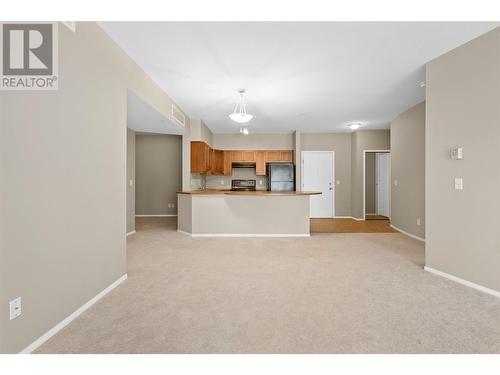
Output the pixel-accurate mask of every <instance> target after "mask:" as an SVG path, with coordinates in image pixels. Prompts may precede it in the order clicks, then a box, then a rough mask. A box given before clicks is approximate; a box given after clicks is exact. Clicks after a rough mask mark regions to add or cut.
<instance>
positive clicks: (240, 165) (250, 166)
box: [232, 162, 255, 169]
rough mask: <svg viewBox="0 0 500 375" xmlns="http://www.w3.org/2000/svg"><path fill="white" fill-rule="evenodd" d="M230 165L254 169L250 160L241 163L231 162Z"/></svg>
mask: <svg viewBox="0 0 500 375" xmlns="http://www.w3.org/2000/svg"><path fill="white" fill-rule="evenodd" d="M232 167H233V168H253V169H255V163H252V162H248V163H242V162H239V163H233V164H232Z"/></svg>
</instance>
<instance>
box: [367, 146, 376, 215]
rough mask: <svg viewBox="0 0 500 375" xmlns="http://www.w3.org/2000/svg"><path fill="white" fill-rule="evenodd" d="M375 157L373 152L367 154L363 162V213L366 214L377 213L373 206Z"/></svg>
mask: <svg viewBox="0 0 500 375" xmlns="http://www.w3.org/2000/svg"><path fill="white" fill-rule="evenodd" d="M375 155H376V154H375V153H374V152H368V153H367V154H366V161H365V163H366V166H365V176H366V178H365V205H366V208H365V212H366V213H367V214H374V213H376V212H377V208H376V206H375Z"/></svg>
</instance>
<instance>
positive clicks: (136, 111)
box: [127, 90, 184, 134]
mask: <svg viewBox="0 0 500 375" xmlns="http://www.w3.org/2000/svg"><path fill="white" fill-rule="evenodd" d="M127 128H130V129H132V130H135V131H136V132H144V133H158V134H183V133H184V128H183V127H182V126H180V125H177V124H175V123H174V122H172V121H170V120H169V119H168V118H166V117H165V116H163V115H162V114H161V113H160V112H158V111H157V110H156V109H154V108H153V107H151V106H150V105H149V104H147V103H146V102H145V101H144V100H142V99H141V98H140V97H139V96H137V95H136V94H135V93H134V92H132V91H130V90H129V91H127Z"/></svg>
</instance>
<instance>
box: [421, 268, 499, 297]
mask: <svg viewBox="0 0 500 375" xmlns="http://www.w3.org/2000/svg"><path fill="white" fill-rule="evenodd" d="M424 270H426V271H427V272H430V273H433V274H435V275H438V276H441V277H444V278H446V279H449V280H451V281H454V282H456V283H459V284H462V285H465V286H468V287H469V288H473V289H476V290H479V291H481V292H483V293H487V294H490V295H492V296H495V297H497V298H500V292H499V291H497V290H493V289H490V288H487V287H485V286H482V285H479V284H475V283H473V282H471V281H467V280H464V279H461V278H460V277H457V276H453V275H450V274H449V273H446V272H443V271H438V270H435V269H434V268H431V267H427V266H425V267H424Z"/></svg>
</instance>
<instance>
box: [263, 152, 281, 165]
mask: <svg viewBox="0 0 500 375" xmlns="http://www.w3.org/2000/svg"><path fill="white" fill-rule="evenodd" d="M266 161H267V162H271V163H272V162H275V161H281V151H266Z"/></svg>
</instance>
